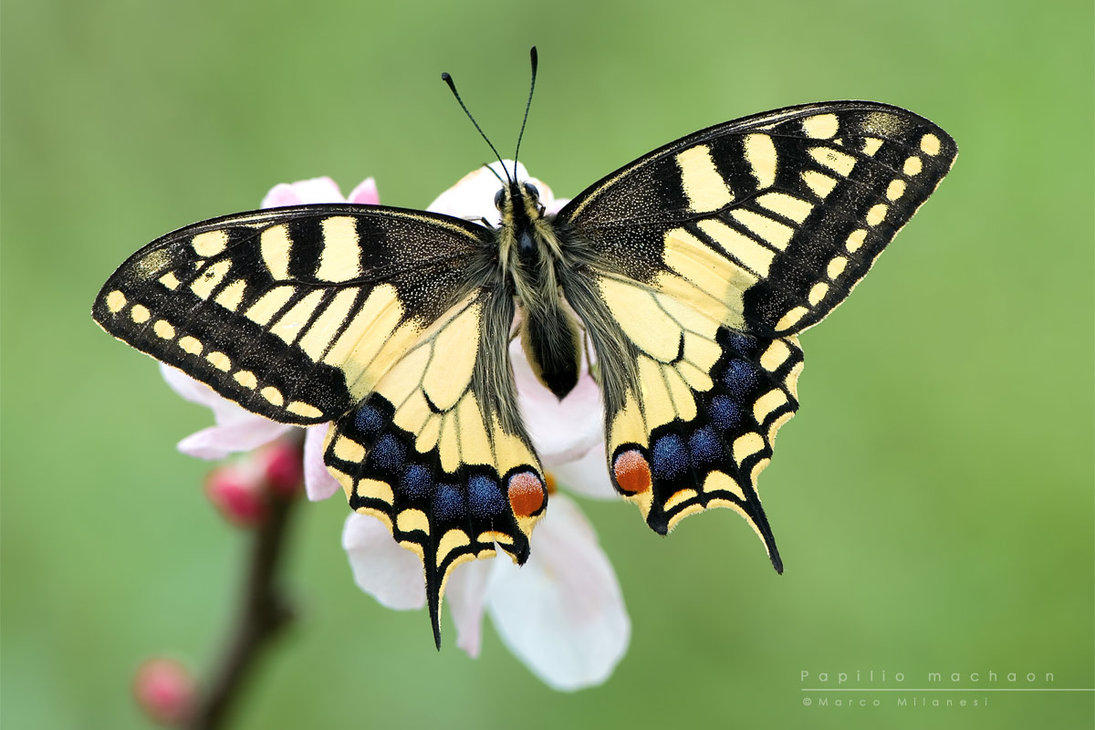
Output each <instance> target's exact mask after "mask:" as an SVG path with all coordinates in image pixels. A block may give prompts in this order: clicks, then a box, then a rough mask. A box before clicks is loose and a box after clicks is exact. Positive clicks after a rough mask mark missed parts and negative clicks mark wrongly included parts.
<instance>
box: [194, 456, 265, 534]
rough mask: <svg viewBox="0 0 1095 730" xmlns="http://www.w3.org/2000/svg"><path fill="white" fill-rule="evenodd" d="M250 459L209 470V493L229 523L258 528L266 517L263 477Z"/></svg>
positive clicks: (206, 488)
mask: <svg viewBox="0 0 1095 730" xmlns="http://www.w3.org/2000/svg"><path fill="white" fill-rule="evenodd" d="M248 466H249V465H248V464H247V463H246V462H236V463H229V464H225V465H223V466H218V467H217V468H216V469H214V470H213V471H211V472H209V476H207V477H206V479H205V493H206V495H207V496H208V497H209V501H211V502H212V503H213V504H214V505H215V506H216V508H217V510H219V511H220V513H221V514H222V515H224V517H225V518H227V519H228V521H229V522H232V523H233V524H236V525H239V526H240V527H254V526H255V525H257V524H259V523H260V522H262V520H263V519H264V518H265V517H266V495H265V493H264V486H265V485H264V484H263V476H262V474H261V472H257V471H256V470H255V469H253V468H248Z"/></svg>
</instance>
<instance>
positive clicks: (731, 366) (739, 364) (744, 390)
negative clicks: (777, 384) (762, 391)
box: [722, 359, 760, 396]
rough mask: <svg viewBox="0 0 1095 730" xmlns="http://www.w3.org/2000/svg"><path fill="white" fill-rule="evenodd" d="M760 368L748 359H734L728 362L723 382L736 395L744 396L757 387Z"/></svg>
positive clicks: (723, 374) (723, 373)
mask: <svg viewBox="0 0 1095 730" xmlns="http://www.w3.org/2000/svg"><path fill="white" fill-rule="evenodd" d="M759 381H760V373H759V368H758V367H757V366H756V365H754V364H753V363H751V362H749V361H748V360H739V359H734V360H731V361H730V362H728V363H726V369H725V370H723V372H722V382H723V384H724V385H725V386H726V387H727V389H728V390H729V391H730V392H731V393H733V394H734V395H739V396H744V395H746V394H748V393H749V392H751V391H752V390H753V389H755V388H756V387H757V383H758V382H759Z"/></svg>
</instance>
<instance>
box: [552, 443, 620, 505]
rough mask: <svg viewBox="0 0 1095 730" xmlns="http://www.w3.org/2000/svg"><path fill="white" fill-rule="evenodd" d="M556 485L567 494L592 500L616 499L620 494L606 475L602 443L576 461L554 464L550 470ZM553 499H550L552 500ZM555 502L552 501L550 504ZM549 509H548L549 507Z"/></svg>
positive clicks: (605, 460)
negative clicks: (571, 493) (570, 493)
mask: <svg viewBox="0 0 1095 730" xmlns="http://www.w3.org/2000/svg"><path fill="white" fill-rule="evenodd" d="M551 473H552V475H553V476H554V477H555V481H556V483H558V485H559V486H560V487H562V488H564V489H566V490H567V491H568V492H573V493H574V494H580V495H582V496H583V497H591V498H593V499H618V498H619V497H620V494H619V493H618V492H617V491H616V488H615V487H613V486H612V481H611V479H610V478H609V475H608V460H607V457H606V456H605V446H604V442H601V443H600V444H598V445H597V446H595V447H593V448H592V449H590V450H589V451H588V452H587V453H586V455H585V456H583V457H582V458H581V459H578V460H577V461H568V462H567V463H565V464H556V465H555V466H553V467H552V468H551ZM554 499H555V498H554V497H552V500H554ZM554 503H555V502H554V501H552V502H551V504H554ZM549 509H550V507H549Z"/></svg>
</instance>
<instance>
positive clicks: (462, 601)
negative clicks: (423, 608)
mask: <svg viewBox="0 0 1095 730" xmlns="http://www.w3.org/2000/svg"><path fill="white" fill-rule="evenodd" d="M494 560H497V558H493V559H487V560H475V561H472V562H470V563H464V564H463V565H459V566H457V567H456V569H455V570H453V572H452V575H451V576H450V577H449V581H448V586H447V587H446V589H445V602H446V603H448V606H449V610H450V611H452V620H453V623H454V624H456V645H457V646H458V647H460V648H461V649H463V650H464V651H466V652H467V653H468V656H470V657H471V658H472V659H475V658H476V657H478V656H479V650H480V648H481V646H482V639H483V604H484V601H485V600H486V592H487V581H488V580H489V579H490V575H491V570H492V569H493V567H494Z"/></svg>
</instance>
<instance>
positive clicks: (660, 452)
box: [651, 433, 689, 481]
mask: <svg viewBox="0 0 1095 730" xmlns="http://www.w3.org/2000/svg"><path fill="white" fill-rule="evenodd" d="M651 455H652V457H653V459H652V461H653V463H652V465H651V466H652V467H653V471H654V476H656V477H657V478H659V479H667V480H670V481H672V480H674V479H679V478H680V477H682V476H684V475H685V474H686V473H687V471H688V467H689V463H688V461H689V460H688V447H687V446H685V445H684V441H683V440H682V439H681V437H680V436H678V435H677V434H675V433H667V434H666V435H664V436H662V437H661V438H659V439H658V440H657V441H655V442H654V448H653V450H652V454H651Z"/></svg>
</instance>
